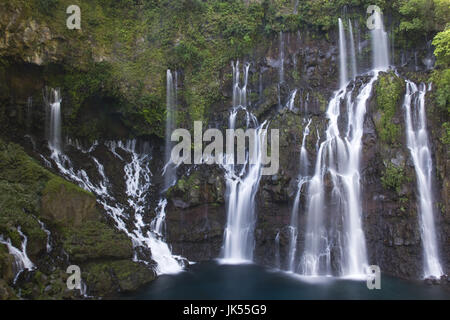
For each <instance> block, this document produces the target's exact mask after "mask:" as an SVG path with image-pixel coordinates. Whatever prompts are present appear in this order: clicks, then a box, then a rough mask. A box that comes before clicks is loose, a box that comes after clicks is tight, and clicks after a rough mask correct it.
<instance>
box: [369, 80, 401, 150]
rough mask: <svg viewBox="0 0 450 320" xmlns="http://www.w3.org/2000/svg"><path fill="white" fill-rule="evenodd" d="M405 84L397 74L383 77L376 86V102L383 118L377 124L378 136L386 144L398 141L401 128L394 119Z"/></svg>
mask: <svg viewBox="0 0 450 320" xmlns="http://www.w3.org/2000/svg"><path fill="white" fill-rule="evenodd" d="M403 89H404V82H403V81H402V80H401V79H400V78H398V77H397V76H396V75H395V74H393V73H390V74H387V75H383V76H381V77H380V79H379V80H378V83H377V85H376V88H375V90H376V101H377V107H378V110H379V111H380V112H381V118H380V119H379V121H377V122H376V127H377V131H378V135H379V137H380V138H381V140H382V141H383V142H385V143H390V144H393V143H395V142H396V141H397V138H398V135H399V133H400V131H401V126H400V125H398V124H395V123H394V121H393V118H394V116H395V114H396V112H397V107H398V106H399V103H400V102H401V97H402V93H403Z"/></svg>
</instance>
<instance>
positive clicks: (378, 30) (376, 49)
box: [371, 11, 389, 70]
mask: <svg viewBox="0 0 450 320" xmlns="http://www.w3.org/2000/svg"><path fill="white" fill-rule="evenodd" d="M374 16H375V28H374V29H373V30H372V31H371V35H372V60H373V69H377V70H386V69H387V68H388V67H389V45H388V43H389V42H388V35H387V32H385V31H384V25H383V18H382V16H381V14H380V13H379V12H377V11H375V13H374Z"/></svg>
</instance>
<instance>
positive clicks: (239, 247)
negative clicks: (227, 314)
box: [222, 62, 265, 263]
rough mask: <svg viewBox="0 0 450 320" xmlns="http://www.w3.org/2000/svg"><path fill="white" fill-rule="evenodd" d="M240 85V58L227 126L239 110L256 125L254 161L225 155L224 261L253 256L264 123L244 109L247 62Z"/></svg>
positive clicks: (235, 68)
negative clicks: (225, 217)
mask: <svg viewBox="0 0 450 320" xmlns="http://www.w3.org/2000/svg"><path fill="white" fill-rule="evenodd" d="M243 69H244V74H243V78H244V81H243V85H242V86H240V85H239V83H240V72H239V62H236V64H233V107H232V110H231V112H230V117H229V128H230V129H235V128H236V118H237V115H238V113H239V111H241V112H244V113H245V115H246V123H247V128H250V127H253V128H256V135H255V140H256V141H254V143H253V148H254V150H252V151H253V154H255V155H257V159H256V160H257V161H256V163H254V164H253V163H250V157H249V155H248V154H247V157H246V163H245V164H243V165H242V164H241V165H236V164H234V159H230V158H229V157H230V155H226V158H227V159H226V164H225V165H224V169H225V180H226V199H227V200H226V207H227V224H226V228H225V234H224V245H223V248H222V257H223V261H224V262H226V263H242V262H249V261H252V259H253V250H254V246H255V243H254V228H255V223H256V217H255V204H254V203H255V195H256V192H257V191H258V186H259V181H260V178H261V166H262V165H261V160H262V159H261V154H262V152H261V140H262V134H263V132H264V130H263V129H264V126H265V123H262V124H259V123H258V121H257V119H256V117H255V116H254V115H253V114H251V113H250V112H249V111H247V109H246V103H247V79H248V69H249V65H248V64H247V65H245V66H244V68H243Z"/></svg>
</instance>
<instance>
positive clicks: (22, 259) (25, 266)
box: [0, 227, 34, 283]
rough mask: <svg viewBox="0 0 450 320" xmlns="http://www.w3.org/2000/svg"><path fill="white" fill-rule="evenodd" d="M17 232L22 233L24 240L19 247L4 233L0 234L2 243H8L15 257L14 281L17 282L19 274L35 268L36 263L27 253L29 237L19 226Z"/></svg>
mask: <svg viewBox="0 0 450 320" xmlns="http://www.w3.org/2000/svg"><path fill="white" fill-rule="evenodd" d="M17 232H18V233H19V234H20V236H21V238H23V240H22V245H21V248H20V249H18V248H16V247H14V246H13V245H12V243H11V239H7V240H5V239H4V238H3V236H2V235H0V243H2V244H4V245H6V247H7V248H8V251H9V254H10V255H12V256H13V257H14V274H15V276H14V281H13V282H14V283H16V281H17V279H18V278H19V275H20V274H21V273H22V272H23V271H24V270H33V269H34V264H33V262H31V260H30V258H28V255H27V243H28V238H27V236H26V235H25V234H23V232H22V230H21V228H20V227H17Z"/></svg>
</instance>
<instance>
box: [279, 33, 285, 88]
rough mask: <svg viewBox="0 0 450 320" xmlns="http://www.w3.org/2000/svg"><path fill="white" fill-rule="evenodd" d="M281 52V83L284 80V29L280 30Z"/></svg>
mask: <svg viewBox="0 0 450 320" xmlns="http://www.w3.org/2000/svg"><path fill="white" fill-rule="evenodd" d="M279 54H280V61H279V64H280V68H279V76H280V80H279V81H280V83H283V82H284V37H283V31H280V48H279Z"/></svg>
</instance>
